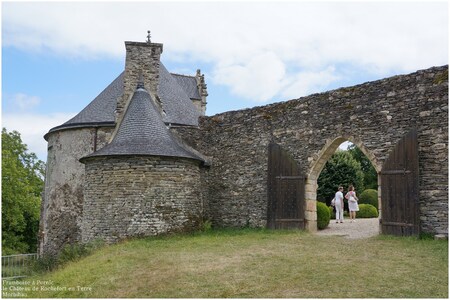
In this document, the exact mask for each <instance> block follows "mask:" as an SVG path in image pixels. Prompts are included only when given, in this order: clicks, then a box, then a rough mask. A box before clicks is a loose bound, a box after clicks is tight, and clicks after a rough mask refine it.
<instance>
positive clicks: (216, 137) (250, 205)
mask: <svg viewBox="0 0 450 300" xmlns="http://www.w3.org/2000/svg"><path fill="white" fill-rule="evenodd" d="M412 128H417V129H418V135H419V136H418V139H419V160H420V165H419V168H420V186H419V190H420V220H421V229H422V230H423V231H425V232H429V233H435V234H437V233H444V234H448V66H443V67H435V68H431V69H427V70H422V71H418V72H416V73H412V74H409V75H402V76H395V77H391V78H387V79H383V80H379V81H374V82H368V83H364V84H361V85H357V86H353V87H347V88H341V89H337V90H333V91H329V92H326V93H320V94H314V95H311V96H308V97H303V98H300V99H297V100H291V101H287V102H282V103H276V104H271V105H267V106H262V107H255V108H252V109H246V110H240V111H232V112H226V113H222V114H218V115H215V116H212V117H202V118H201V121H200V128H199V130H196V129H189V128H180V129H177V130H178V133H179V134H180V135H181V136H183V137H184V140H185V141H186V142H187V143H188V144H189V145H190V146H192V147H193V148H195V149H197V150H198V151H199V152H201V153H203V154H204V155H206V156H207V157H209V159H210V161H211V169H210V171H209V172H208V173H207V174H205V176H204V179H203V180H204V184H205V185H206V186H207V188H206V189H205V192H204V193H205V195H204V199H205V214H206V217H207V218H210V219H211V220H213V222H214V223H215V224H216V225H219V226H247V225H249V226H265V224H266V220H267V162H268V144H269V142H270V141H274V142H276V143H278V144H280V145H282V146H283V148H284V149H285V150H287V151H288V152H290V154H291V155H292V156H293V157H294V158H295V159H296V160H297V162H298V163H299V165H300V168H301V170H302V171H303V172H304V173H305V174H307V177H308V178H307V182H306V197H305V198H306V216H305V217H306V219H307V228H308V229H309V230H313V231H314V230H315V228H316V227H315V226H316V224H315V221H316V211H315V210H316V209H315V201H316V190H317V178H318V176H319V175H320V171H321V170H322V168H323V167H324V165H325V163H326V161H327V160H328V159H329V157H330V156H331V155H332V153H334V151H335V150H336V149H337V147H338V146H339V144H340V143H342V142H344V141H346V140H348V141H351V142H353V143H355V144H356V145H357V146H358V147H359V148H360V149H361V150H362V151H363V152H364V153H365V154H366V155H367V156H368V157H369V159H370V160H371V162H372V164H373V165H374V167H375V169H376V170H377V171H378V172H379V171H380V170H381V168H382V165H383V162H384V160H385V159H386V158H387V156H388V155H389V152H390V151H391V149H392V148H393V147H394V146H395V144H396V143H397V142H398V141H399V140H400V139H401V138H402V136H403V135H405V134H406V133H407V132H408V131H409V130H411V129H412ZM380 201H381V204H382V196H381V199H380Z"/></svg>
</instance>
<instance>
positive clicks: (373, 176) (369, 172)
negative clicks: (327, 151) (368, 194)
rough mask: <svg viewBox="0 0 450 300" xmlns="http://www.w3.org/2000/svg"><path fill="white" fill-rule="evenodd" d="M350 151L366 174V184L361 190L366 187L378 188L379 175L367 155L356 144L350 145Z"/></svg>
mask: <svg viewBox="0 0 450 300" xmlns="http://www.w3.org/2000/svg"><path fill="white" fill-rule="evenodd" d="M347 150H348V152H349V153H350V154H351V155H352V156H353V158H354V159H355V160H357V161H358V162H359V164H360V165H361V171H362V172H363V174H364V184H363V186H364V187H363V188H362V189H359V190H360V191H362V190H365V189H377V188H378V175H377V171H376V170H375V168H374V167H373V165H372V163H371V162H370V160H369V159H368V158H367V156H366V155H365V154H364V153H363V152H362V151H361V149H359V148H358V147H356V146H355V145H351V146H349V147H348V149H347Z"/></svg>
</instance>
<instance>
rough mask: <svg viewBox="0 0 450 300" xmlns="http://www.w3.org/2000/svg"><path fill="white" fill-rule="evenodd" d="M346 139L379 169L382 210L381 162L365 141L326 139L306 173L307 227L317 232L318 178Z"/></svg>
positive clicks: (379, 201)
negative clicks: (365, 144)
mask: <svg viewBox="0 0 450 300" xmlns="http://www.w3.org/2000/svg"><path fill="white" fill-rule="evenodd" d="M345 141H349V142H351V143H353V144H355V145H356V146H357V147H358V148H359V149H360V150H361V151H362V152H363V153H364V155H365V156H366V157H367V158H368V159H369V161H370V162H371V163H372V165H373V167H374V168H375V170H376V171H377V174H378V204H379V205H378V209H379V211H380V212H381V187H380V177H379V174H380V172H381V167H382V165H381V163H379V162H378V161H377V159H376V157H375V155H374V154H373V153H372V152H371V151H370V150H368V149H367V148H366V147H365V146H364V144H363V142H362V141H361V140H360V139H358V138H355V137H353V136H339V137H337V138H334V139H329V140H327V141H326V143H325V145H324V146H323V147H322V149H321V150H320V152H319V153H318V154H317V155H315V156H314V158H313V160H312V161H311V164H310V168H309V170H308V172H307V173H306V182H305V206H306V209H305V222H306V224H305V228H306V229H308V230H309V231H312V232H315V231H317V211H316V201H317V179H318V178H319V175H320V173H321V172H322V170H323V168H324V167H325V164H326V163H327V161H328V160H329V159H330V158H331V156H332V155H333V153H334V152H335V151H336V149H337V148H338V147H339V145H340V144H342V143H343V142H345Z"/></svg>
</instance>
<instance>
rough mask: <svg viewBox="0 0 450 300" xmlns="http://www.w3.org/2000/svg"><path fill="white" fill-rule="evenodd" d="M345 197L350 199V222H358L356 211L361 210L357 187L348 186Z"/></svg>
mask: <svg viewBox="0 0 450 300" xmlns="http://www.w3.org/2000/svg"><path fill="white" fill-rule="evenodd" d="M345 199H347V200H348V210H349V212H350V220H351V221H350V222H351V223H353V222H356V212H357V211H359V206H358V200H359V199H358V197H356V192H355V188H354V187H353V185H350V186H349V187H348V193H347V194H346V195H345Z"/></svg>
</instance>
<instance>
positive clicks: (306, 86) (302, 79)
mask: <svg viewBox="0 0 450 300" xmlns="http://www.w3.org/2000/svg"><path fill="white" fill-rule="evenodd" d="M335 73H336V71H335V68H334V67H333V66H330V67H328V68H326V69H325V70H321V71H314V72H313V71H304V72H299V73H297V74H296V75H295V76H293V78H292V79H290V81H291V82H290V83H289V85H288V86H287V87H286V88H285V89H284V90H283V91H282V95H283V96H284V97H286V98H295V97H302V96H306V95H309V94H311V93H313V92H314V91H321V90H323V89H324V88H326V87H327V86H328V85H329V84H330V83H333V82H335V81H336V80H338V79H340V77H339V75H336V74H335Z"/></svg>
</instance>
